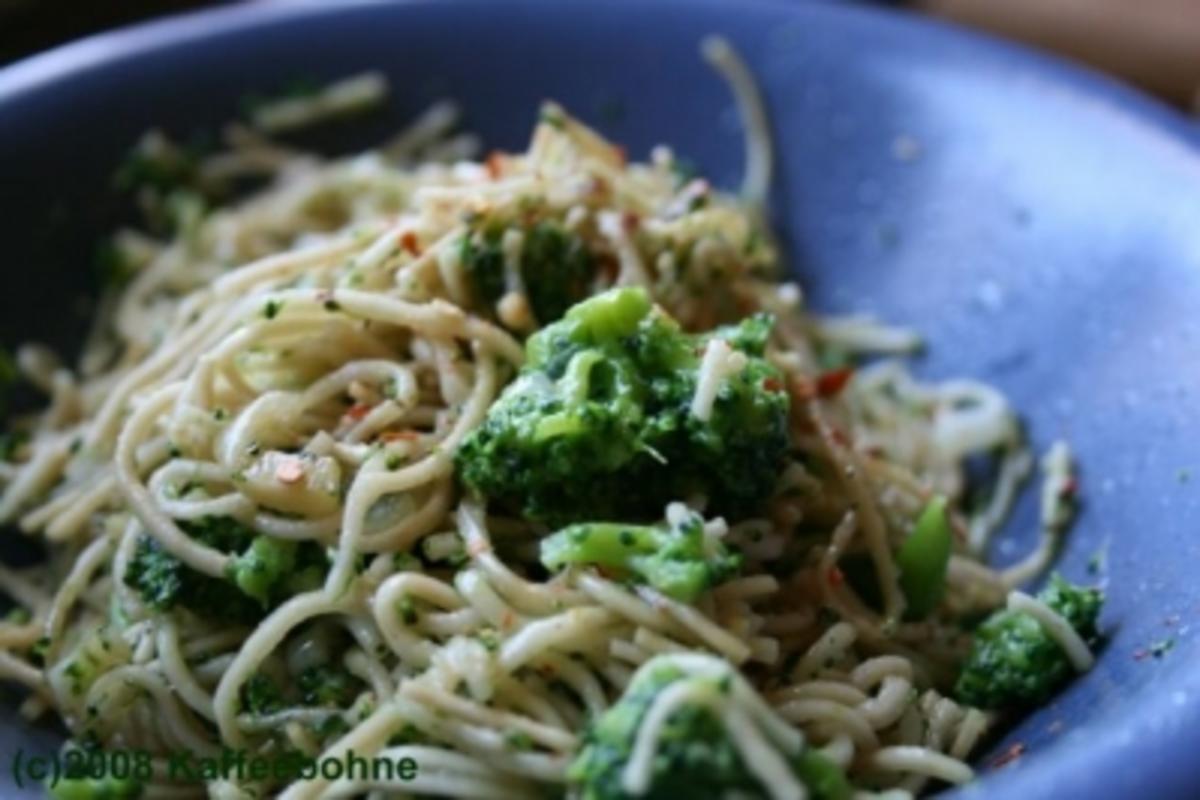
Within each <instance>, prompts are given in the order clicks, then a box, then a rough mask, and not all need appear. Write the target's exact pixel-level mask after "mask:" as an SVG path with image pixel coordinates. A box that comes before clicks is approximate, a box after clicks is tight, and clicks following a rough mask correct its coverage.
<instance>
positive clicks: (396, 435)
mask: <svg viewBox="0 0 1200 800" xmlns="http://www.w3.org/2000/svg"><path fill="white" fill-rule="evenodd" d="M420 435H421V434H419V433H417V432H416V431H384V432H383V433H381V434H379V440H380V441H382V442H411V441H413V440H414V439H416V438H417V437H419V436H420Z"/></svg>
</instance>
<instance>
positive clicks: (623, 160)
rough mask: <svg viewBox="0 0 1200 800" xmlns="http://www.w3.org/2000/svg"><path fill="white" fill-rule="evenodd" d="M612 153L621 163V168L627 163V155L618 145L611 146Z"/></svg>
mask: <svg viewBox="0 0 1200 800" xmlns="http://www.w3.org/2000/svg"><path fill="white" fill-rule="evenodd" d="M613 152H614V153H616V156H617V160H618V161H620V162H621V166H622V167H623V166H625V164H626V163H628V161H629V154H628V153H627V152H625V148H624V147H622V146H621V145H619V144H614V145H613Z"/></svg>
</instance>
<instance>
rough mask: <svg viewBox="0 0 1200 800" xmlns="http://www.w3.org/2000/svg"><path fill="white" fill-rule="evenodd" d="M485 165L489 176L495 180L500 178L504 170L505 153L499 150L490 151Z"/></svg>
mask: <svg viewBox="0 0 1200 800" xmlns="http://www.w3.org/2000/svg"><path fill="white" fill-rule="evenodd" d="M484 165H485V166H486V167H487V171H488V177H489V178H491V179H492V180H494V181H495V180H499V179H500V173H501V172H503V171H504V154H503V153H501V152H500V151H499V150H493V151H492V152H490V153H488V157H487V161H485V162H484Z"/></svg>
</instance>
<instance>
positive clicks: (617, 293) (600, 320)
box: [457, 288, 788, 524]
mask: <svg viewBox="0 0 1200 800" xmlns="http://www.w3.org/2000/svg"><path fill="white" fill-rule="evenodd" d="M767 324H768V321H767V320H766V319H764V318H760V317H755V318H751V319H750V320H747V321H746V322H744V323H743V324H742V326H740V327H738V328H723V329H720V330H718V331H716V332H714V333H710V334H701V335H689V334H687V333H685V332H683V331H682V330H681V329H680V328H679V326H678V324H676V323H675V321H674V320H672V319H671V318H670V317H668V316H667V315H666V314H665V313H664V312H662V311H661V310H659V309H657V308H654V307H652V306H651V303H650V300H649V298H648V297H647V296H646V293H645V292H644V291H642V290H641V289H628V288H626V289H614V290H611V291H608V292H605V293H603V294H600V295H597V296H596V297H593V298H590V299H589V300H587V301H585V302H583V303H580V304H578V305H576V306H574V307H573V308H571V309H570V310H569V311H568V312H567V314H566V316H565V317H564V318H563V319H562V320H560V321H559V322H557V323H555V324H553V325H550V326H547V327H546V328H544V329H542V330H541V331H539V332H538V333H536V334H534V335H533V336H531V337H530V338H529V340H528V342H527V343H526V355H527V361H526V365H525V367H524V369H523V370H522V372H521V374H520V375H519V376H518V377H517V380H516V381H514V382H513V383H512V384H511V385H510V386H509V387H508V388H507V389H506V390H505V391H504V393H503V394H502V395H501V397H500V398H499V399H498V400H497V401H496V402H495V403H494V404H493V405H492V407H491V409H490V410H489V412H488V415H487V418H486V419H485V421H484V423H483V424H482V425H481V426H480V427H479V428H477V429H476V430H475V431H474V432H473V433H472V434H471V435H470V436H469V437H468V438H467V440H466V441H465V442H464V443H463V445H462V446H461V447H460V448H459V451H458V453H457V466H458V469H459V475H460V477H461V478H462V480H463V482H464V483H465V484H466V485H467V486H469V487H471V488H472V489H475V490H476V491H478V492H480V493H481V494H483V495H485V496H487V497H488V498H490V499H491V500H493V501H495V502H497V503H499V504H500V505H502V506H504V507H506V508H508V509H510V510H515V511H519V512H520V513H523V514H524V515H525V516H527V517H529V518H531V519H535V520H540V521H544V522H548V523H551V524H569V523H571V522H586V521H589V520H603V519H630V518H635V519H652V518H653V517H654V516H656V515H657V514H658V513H660V512H661V509H662V508H663V507H664V506H665V505H666V504H667V503H668V502H669V501H671V500H675V499H678V498H680V497H690V496H693V495H696V494H703V495H705V496H706V497H707V499H708V508H709V510H710V511H711V512H712V513H714V514H720V515H726V516H729V517H737V516H739V515H741V514H744V513H747V512H749V511H750V510H751V509H753V508H754V507H755V506H756V505H757V504H758V503H760V502H761V501H762V500H763V499H764V498H765V497H766V496H767V495H768V494H769V493H770V492H771V490H772V489H773V488H774V485H775V479H776V475H777V474H778V469H779V466H780V463H781V461H782V459H783V457H784V455H785V453H786V451H787V447H788V433H787V415H788V397H787V394H786V393H785V392H784V391H783V382H782V380H781V379H780V377H779V373H778V371H777V370H776V369H775V367H774V366H772V365H771V364H770V363H768V362H767V361H766V360H765V359H764V358H762V357H761V356H760V355H757V354H756V353H761V349H762V348H761V345H762V343H763V340H764V339H765V336H766V333H765V326H766V325H767ZM714 336H716V337H720V338H722V339H724V340H726V341H727V342H728V343H730V345H731V346H733V347H738V348H742V347H745V348H747V349H746V350H743V351H742V352H743V353H744V354H745V356H746V363H745V366H744V368H742V369H741V370H740V371H738V372H737V373H735V374H733V375H730V376H728V377H727V378H725V380H723V381H722V383H721V385H720V387H719V390H718V392H717V396H716V400H715V402H714V405H713V408H712V413H711V415H709V416H708V418H707V419H700V418H699V417H697V416H695V415H693V414H692V412H691V403H692V398H693V396H694V395H695V392H696V386H697V382H698V378H699V370H700V363H701V357H702V355H703V353H704V348H705V347H706V346H707V344H708V342H709V340H710V339H711V338H713V337H714Z"/></svg>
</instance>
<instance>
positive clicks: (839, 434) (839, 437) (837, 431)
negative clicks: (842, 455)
mask: <svg viewBox="0 0 1200 800" xmlns="http://www.w3.org/2000/svg"><path fill="white" fill-rule="evenodd" d="M830 433H832V435H833V440H834V441H835V442H837V443H838V444H840V445H841V446H842V447H847V448H848V447H852V446H853V445H854V443H853V442H851V441H850V437H849V436H847V435H846V432H845V431H843V430H842V429H841V428H832V429H830Z"/></svg>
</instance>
